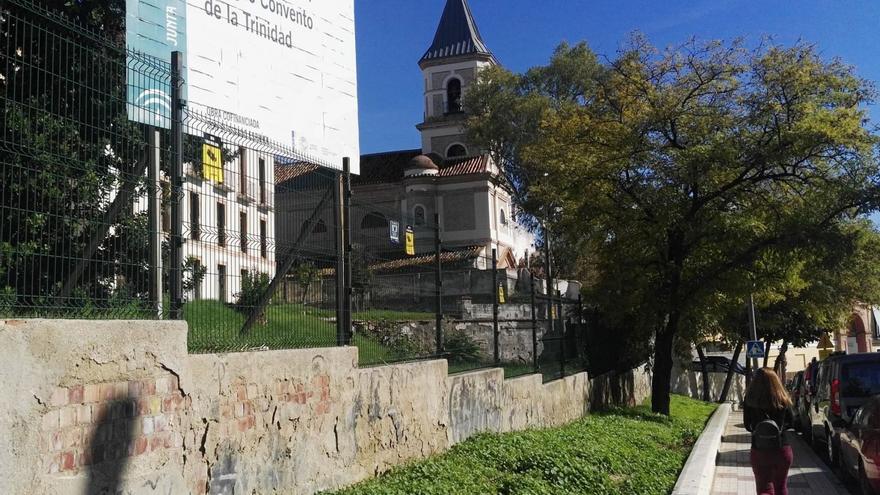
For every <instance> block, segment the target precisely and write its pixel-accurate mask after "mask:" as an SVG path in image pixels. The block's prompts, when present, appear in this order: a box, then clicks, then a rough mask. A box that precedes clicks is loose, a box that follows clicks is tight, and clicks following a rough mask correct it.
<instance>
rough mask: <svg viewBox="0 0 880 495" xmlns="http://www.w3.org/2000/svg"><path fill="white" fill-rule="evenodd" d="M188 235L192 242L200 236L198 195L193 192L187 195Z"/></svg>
mask: <svg viewBox="0 0 880 495" xmlns="http://www.w3.org/2000/svg"><path fill="white" fill-rule="evenodd" d="M189 235H190V238H191V239H192V240H194V241H197V240H199V238H200V237H201V235H202V232H201V226H200V225H199V195H198V194H196V193H194V192H190V193H189Z"/></svg>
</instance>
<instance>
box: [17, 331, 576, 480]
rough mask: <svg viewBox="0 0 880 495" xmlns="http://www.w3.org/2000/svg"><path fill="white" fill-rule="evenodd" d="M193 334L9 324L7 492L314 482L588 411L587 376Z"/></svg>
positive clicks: (358, 474) (366, 473) (358, 475)
mask: <svg viewBox="0 0 880 495" xmlns="http://www.w3.org/2000/svg"><path fill="white" fill-rule="evenodd" d="M186 331H187V330H186V326H185V324H184V323H181V322H71V321H54V320H52V321H50V320H28V321H16V322H9V321H6V322H4V321H0V361H2V362H4V363H7V366H5V367H0V382H2V383H4V384H6V386H7V389H8V391H7V392H6V393H4V394H0V443H2V444H3V445H4V446H6V448H4V449H0V493H34V494H43V493H46V494H49V493H52V494H55V493H59V494H60V493H104V491H108V490H109V492H111V493H117V492H121V493H131V494H141V493H144V494H153V493H156V494H158V493H162V494H167V493H174V494H177V493H196V494H204V493H218V494H220V493H261V494H262V493H305V494H308V493H315V492H318V491H321V490H327V489H333V488H338V487H341V486H345V485H347V484H350V483H354V482H356V481H359V480H362V479H364V478H367V477H370V476H374V475H376V474H378V473H381V472H384V471H387V470H388V469H391V468H392V467H394V466H396V465H399V464H401V463H404V462H408V461H411V460H415V459H420V458H424V457H427V456H430V455H432V454H436V453H439V452H442V451H444V450H446V449H448V448H449V447H450V446H451V445H453V444H454V443H456V442H459V441H462V440H464V439H466V438H468V437H469V436H471V435H473V434H476V433H479V432H482V431H490V432H492V431H496V432H499V431H509V430H517V429H523V428H532V427H541V426H549V425H556V424H561V423H563V422H566V421H571V420H573V419H576V418H578V417H580V416H582V415H583V414H584V413H585V412H586V408H587V407H586V406H587V393H588V387H589V384H588V380H587V378H586V375H585V374H579V375H574V376H571V377H567V378H565V379H563V380H558V381H556V382H551V383H547V384H542V383H541V377H540V376H537V375H533V376H528V377H522V378H518V379H514V380H504V378H503V372H502V371H501V370H499V369H491V370H481V371H476V372H473V373H467V374H462V375H456V376H454V377H449V376H448V373H447V364H446V361H443V360H438V361H423V362H416V363H405V364H398V365H392V366H379V367H374V368H367V369H360V368H359V367H358V365H357V349H356V348H351V347H348V348H339V347H337V348H326V349H300V350H289V351H269V352H251V353H231V354H209V355H188V354H187V352H186Z"/></svg>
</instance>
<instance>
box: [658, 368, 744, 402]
mask: <svg viewBox="0 0 880 495" xmlns="http://www.w3.org/2000/svg"><path fill="white" fill-rule="evenodd" d="M708 375H709V395H710V398H711V400H713V401H714V400H718V398H719V397H721V390H722V389H723V388H724V380H725V379H726V378H727V373H709V374H708ZM702 376H703V374H702V373H701V372H699V371H684V370H682V369H681V368H679V367H676V368H675V369H673V371H672V393H674V394H680V395H686V396H689V397H693V398H694V399H700V400H702V398H703V397H702V396H703V378H702ZM745 389H746V377H745V376H743V375H737V374H734V375H733V379H732V380H731V382H730V391H729V392H728V394H727V400H728V401H735V402H742V399H743V396H744V395H745Z"/></svg>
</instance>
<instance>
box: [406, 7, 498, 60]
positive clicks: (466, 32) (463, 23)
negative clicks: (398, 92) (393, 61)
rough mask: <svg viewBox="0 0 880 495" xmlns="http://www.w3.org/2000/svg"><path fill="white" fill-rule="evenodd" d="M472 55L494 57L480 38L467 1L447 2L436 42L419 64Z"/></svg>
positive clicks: (435, 36) (436, 35)
mask: <svg viewBox="0 0 880 495" xmlns="http://www.w3.org/2000/svg"><path fill="white" fill-rule="evenodd" d="M472 54H482V55H489V56H491V55H492V53H491V52H490V51H489V49H488V48H486V44H485V43H484V42H483V38H482V36H480V30H479V29H477V23H476V22H474V16H473V15H472V14H471V8H470V6H469V5H468V3H467V0H447V1H446V7H445V8H444V9H443V15H442V16H441V17H440V24H439V25H438V26H437V32H436V34H434V42H433V43H431V47H430V48H428V51H427V52H425V54H424V55H423V56H422V58H421V60H419V63H421V62H425V61H428V60H437V59H441V58H446V57H458V56H461V55H472Z"/></svg>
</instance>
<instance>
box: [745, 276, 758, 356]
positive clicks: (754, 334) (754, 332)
mask: <svg viewBox="0 0 880 495" xmlns="http://www.w3.org/2000/svg"><path fill="white" fill-rule="evenodd" d="M749 329H750V330H751V331H752V340H758V327H757V325H756V324H755V298H754V296H753V295H752V294H751V293H750V294H749ZM746 358H747V359H748V356H746ZM752 370H753V371H757V370H758V358H754V359H753V360H752Z"/></svg>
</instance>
